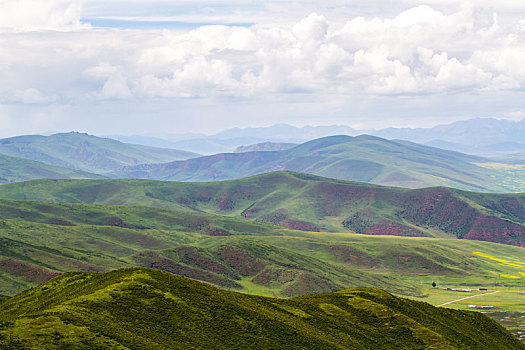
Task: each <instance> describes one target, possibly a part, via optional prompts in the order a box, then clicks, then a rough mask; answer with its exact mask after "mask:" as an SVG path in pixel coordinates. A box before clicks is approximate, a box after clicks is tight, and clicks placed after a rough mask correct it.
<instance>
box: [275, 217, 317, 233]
mask: <svg viewBox="0 0 525 350" xmlns="http://www.w3.org/2000/svg"><path fill="white" fill-rule="evenodd" d="M281 226H284V227H288V228H291V229H294V230H300V231H312V232H319V231H320V229H319V227H317V226H315V225H314V224H311V223H309V222H305V221H299V220H287V221H285V222H283V223H281Z"/></svg>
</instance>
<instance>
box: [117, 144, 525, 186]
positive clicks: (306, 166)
mask: <svg viewBox="0 0 525 350" xmlns="http://www.w3.org/2000/svg"><path fill="white" fill-rule="evenodd" d="M484 161H485V160H484V159H483V158H480V157H475V156H469V155H466V154H462V153H457V152H452V151H445V150H441V149H439V148H433V147H427V146H422V145H418V144H415V143H410V142H406V141H389V140H385V139H381V138H378V137H372V136H366V135H365V136H357V137H351V136H331V137H325V138H321V139H317V140H313V141H309V142H306V143H304V144H301V145H299V146H296V147H293V148H291V149H288V150H282V151H274V152H247V153H235V154H233V153H226V154H217V155H213V156H207V157H200V158H194V159H190V160H186V161H176V162H171V163H165V164H153V165H151V164H150V165H148V164H146V165H139V166H130V167H125V168H123V169H120V170H119V171H117V172H114V173H113V176H114V177H118V178H122V177H125V178H142V179H153V180H174V181H217V180H229V179H238V178H242V177H246V176H252V175H256V174H262V173H267V172H271V171H275V170H291V171H298V172H303V173H309V174H315V175H320V176H326V177H331V178H336V179H342V180H352V181H362V182H368V183H374V184H381V185H388V186H400V187H408V188H421V187H428V186H447V187H454V188H459V189H464V190H471V191H488V192H498V191H499V192H502V191H506V190H509V189H510V188H507V187H506V186H505V185H500V184H499V183H498V182H495V181H494V178H495V177H496V176H499V172H498V171H497V170H492V169H486V168H482V167H480V166H478V165H475V164H473V163H474V162H477V163H482V162H484ZM514 189H515V186H514V187H513V188H512V190H513V191H514ZM524 190H525V188H524Z"/></svg>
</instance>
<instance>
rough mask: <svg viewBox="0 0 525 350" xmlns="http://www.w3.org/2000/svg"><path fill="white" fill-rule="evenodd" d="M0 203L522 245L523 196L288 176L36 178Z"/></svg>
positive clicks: (1, 190) (4, 193)
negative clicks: (209, 216) (158, 211)
mask: <svg viewBox="0 0 525 350" xmlns="http://www.w3.org/2000/svg"><path fill="white" fill-rule="evenodd" d="M0 198H11V199H17V200H37V201H42V200H46V201H56V202H65V203H88V204H105V205H143V206H150V207H162V208H167V209H174V210H182V211H197V212H208V213H215V214H221V215H228V216H235V217H238V218H245V219H250V220H253V221H257V222H264V223H270V224H275V225H281V226H284V227H289V228H293V229H300V230H307V231H332V232H341V231H347V232H348V231H350V232H357V233H365V234H370V235H377V234H389V235H398V236H418V237H445V238H461V239H475V240H484V241H490V242H497V243H505V244H512V245H518V246H523V245H525V243H524V242H525V194H483V193H475V192H465V191H459V190H453V189H448V188H443V187H437V188H426V189H417V190H407V189H401V188H391V187H381V186H374V185H367V184H362V183H353V182H347V181H342V180H334V179H327V178H321V177H317V176H313V175H305V174H299V173H291V172H276V173H270V174H265V175H259V176H255V177H250V178H246V179H240V180H232V181H224V182H213V183H177V182H159V181H145V180H35V181H31V182H25V183H19V184H6V185H2V186H0Z"/></svg>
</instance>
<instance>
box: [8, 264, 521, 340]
mask: <svg viewBox="0 0 525 350" xmlns="http://www.w3.org/2000/svg"><path fill="white" fill-rule="evenodd" d="M0 321H1V322H2V323H1V324H2V327H1V328H0V345H1V346H2V348H4V349H7V348H17V349H20V348H22V349H23V348H76V349H93V348H97V349H120V348H122V349H124V348H133V349H187V348H207V349H246V348H258V349H276V348H283V347H285V348H289V349H304V348H316V349H348V348H353V349H421V348H427V347H432V348H438V349H460V348H476V349H496V348H497V349H523V348H525V347H524V346H523V344H522V343H520V342H519V340H517V339H516V338H514V337H512V335H510V333H508V332H507V331H506V330H505V329H504V328H502V327H501V326H499V325H498V324H497V323H495V322H493V321H491V320H490V319H489V318H488V317H486V316H484V315H482V314H480V313H474V312H466V311H457V310H448V309H439V308H435V307H433V306H430V305H429V304H426V303H421V302H415V301H411V300H407V299H402V298H397V297H394V296H392V295H390V294H388V293H385V292H383V291H381V290H378V289H366V288H360V289H347V290H342V291H340V292H336V293H329V294H314V295H310V296H305V297H300V298H295V299H288V300H280V299H274V298H265V297H258V296H250V295H244V294H239V293H233V292H228V291H224V290H219V289H216V288H214V287H212V286H208V285H205V284H202V283H199V282H195V281H192V280H189V279H185V278H181V277H176V276H173V275H170V274H166V273H162V272H158V271H153V270H144V269H126V270H118V271H114V272H111V273H106V274H87V273H69V274H65V275H62V276H59V277H57V278H55V279H53V280H52V281H49V282H48V283H46V284H44V285H42V286H41V287H38V288H35V289H33V290H30V291H28V292H25V293H22V294H20V295H18V296H16V297H14V298H11V299H8V300H7V301H5V302H3V303H2V308H1V311H0Z"/></svg>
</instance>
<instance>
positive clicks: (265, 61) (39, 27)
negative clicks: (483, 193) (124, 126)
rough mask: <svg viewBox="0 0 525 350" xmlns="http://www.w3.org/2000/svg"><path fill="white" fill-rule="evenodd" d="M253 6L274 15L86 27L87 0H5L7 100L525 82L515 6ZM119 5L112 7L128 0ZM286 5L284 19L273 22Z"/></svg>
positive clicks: (257, 95) (424, 91)
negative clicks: (238, 22) (226, 21)
mask: <svg viewBox="0 0 525 350" xmlns="http://www.w3.org/2000/svg"><path fill="white" fill-rule="evenodd" d="M480 1H481V0H480ZM483 1H485V0H483ZM139 3H142V2H140V1H136V2H134V4H139ZM169 3H171V2H164V4H169ZM255 3H256V4H257V5H258V6H259V5H261V4H262V5H261V6H260V8H261V9H262V10H261V11H267V13H265V15H263V16H257V15H256V14H254V13H255V12H254V11H255V10H253V11H252V10H249V11H248V10H242V9H241V8H242V6H243V5H242V4H243V2H241V1H239V2H236V3H235V4H234V5H232V7H228V9H230V10H231V9H232V8H236V6H237V7H239V11H237V12H236V16H237V17H236V18H237V19H242V14H243V13H245V12H250V14H251V15H250V16H251V17H249V19H250V20H252V19H254V18H259V19H260V18H263V19H264V20H261V21H259V22H258V23H257V24H256V25H253V26H248V27H243V26H227V25H209V26H201V27H198V28H196V29H193V30H181V29H178V30H168V29H164V30H153V29H139V28H138V27H137V28H133V27H130V28H128V29H115V28H112V29H110V28H91V27H89V26H88V25H85V24H83V23H82V6H81V5H82V3H81V2H78V1H73V2H71V1H65V0H64V1H61V0H46V1H36V0H33V1H32V0H0V76H1V77H2V79H0V100H2V101H15V100H16V101H18V102H19V103H27V104H31V103H33V104H34V103H38V104H45V103H56V101H60V102H64V101H65V102H64V103H71V104H75V103H80V102H79V101H81V102H82V103H84V102H85V101H86V100H87V101H95V102H94V103H96V100H98V99H100V100H105V101H106V102H105V103H107V101H108V100H119V99H126V101H122V102H123V103H124V102H127V101H128V100H129V101H131V100H133V101H141V102H144V103H148V101H150V100H155V99H157V98H160V99H171V98H187V97H200V98H203V99H204V98H208V99H213V98H216V97H227V98H231V97H238V98H240V99H253V100H262V98H267V97H268V96H273V97H275V98H276V99H281V100H286V99H289V100H295V99H297V97H296V96H299V95H301V94H304V96H303V97H302V98H303V99H304V100H310V99H312V100H313V99H319V100H322V99H323V98H324V99H325V100H328V99H329V100H330V101H332V100H339V101H345V100H347V99H350V98H356V99H358V100H362V101H365V100H366V99H367V98H370V100H369V101H373V99H374V98H376V97H377V96H393V97H398V96H399V95H404V96H415V95H427V96H428V95H432V94H436V95H438V94H456V93H459V92H458V91H461V93H464V92H465V91H468V92H471V93H472V94H474V95H475V94H478V93H484V92H487V91H488V92H489V93H491V92H494V91H498V92H500V93H501V96H503V95H504V94H506V93H507V91H509V90H519V89H524V88H525V66H524V65H523V64H522V62H524V61H525V49H524V48H523V43H524V42H525V29H524V28H525V24H524V23H525V22H523V19H521V18H518V17H516V15H515V13H518V12H519V11H518V9H517V7H516V6H517V5H515V4H512V3H511V2H508V1H504V4H503V5H499V4H495V5H494V6H491V5H490V4H489V3H488V2H487V1H485V2H483V4H484V5H482V6H480V5H479V4H480V3H481V2H476V3H475V4H466V5H464V4H461V3H460V2H459V1H443V2H436V1H431V0H428V1H411V0H406V1H405V0H403V1H398V2H396V4H397V5H396V6H397V7H395V8H393V9H395V10H393V9H390V8H389V9H388V11H386V10H385V11H381V10H378V9H379V8H380V7H381V6H382V5H381V4H383V2H377V1H376V2H374V1H372V2H364V1H361V2H359V4H360V6H362V8H365V9H370V6H375V11H374V12H373V14H370V13H369V12H370V11H369V12H364V13H361V12H359V9H356V8H353V7H347V6H345V4H346V3H345V2H340V1H338V0H333V1H328V2H326V3H323V2H321V1H313V2H312V1H310V2H302V1H299V2H297V3H295V4H294V5H293V6H292V5H290V4H288V7H287V8H285V6H286V5H285V4H284V2H278V1H274V2H272V3H270V4H268V5H266V4H263V2H259V3H258V2H255ZM369 3H370V4H372V3H373V4H375V5H367V4H369ZM90 4H91V8H92V9H93V6H95V5H96V6H98V7H103V6H104V3H103V2H101V1H98V0H97V1H94V2H93V4H95V5H93V4H92V1H87V4H86V6H88V5H90ZM120 4H121V5H115V3H113V5H112V6H116V7H117V8H118V6H124V4H127V2H125V1H122V2H120ZM188 4H190V2H188V1H186V2H183V5H184V6H190V5H191V4H190V5H188ZM323 4H324V5H323ZM378 4H379V5H378ZM400 4H401V5H403V6H401V5H400ZM212 5H213V4H212ZM212 5H210V8H211V9H209V10H208V12H207V15H208V16H209V17H210V18H211V17H213V14H214V11H215V10H216V9H215V8H213V6H212ZM108 6H109V5H108ZM181 6H182V5H181ZM367 6H368V7H367ZM524 7H525V5H523V6H522V7H520V9H521V10H522V12H523V13H525V10H524ZM277 9H279V10H283V9H284V13H285V15H283V17H279V16H276V17H275V18H271V16H270V15H274V14H276V13H277ZM338 9H339V10H338ZM306 10H308V11H309V12H305V11H306ZM198 11H199V14H202V13H203V12H205V10H203V9H199V10H198ZM296 12H297V13H299V14H300V18H294V16H295V17H298V16H299V15H298V14H297V13H296ZM341 14H343V15H344V18H343V15H341ZM185 15H188V16H190V15H191V13H190V14H185ZM218 16H219V17H220V18H223V16H224V12H221V13H219V14H218ZM190 17H191V16H190ZM232 19H235V18H232ZM44 92H45V93H44ZM49 96H51V97H49ZM327 96H328V97H327ZM334 96H335V97H334ZM509 96H510V95H509ZM512 96H513V97H515V95H512Z"/></svg>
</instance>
